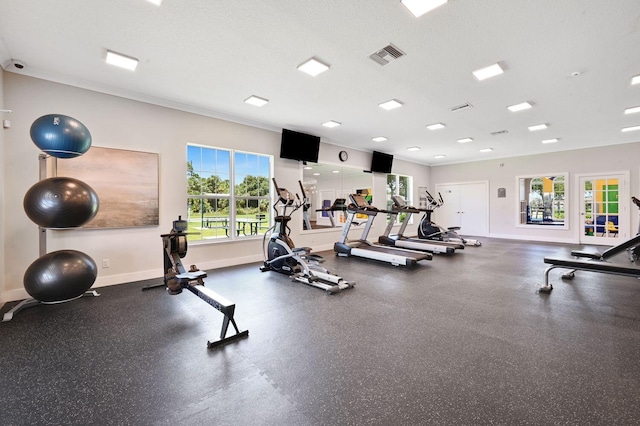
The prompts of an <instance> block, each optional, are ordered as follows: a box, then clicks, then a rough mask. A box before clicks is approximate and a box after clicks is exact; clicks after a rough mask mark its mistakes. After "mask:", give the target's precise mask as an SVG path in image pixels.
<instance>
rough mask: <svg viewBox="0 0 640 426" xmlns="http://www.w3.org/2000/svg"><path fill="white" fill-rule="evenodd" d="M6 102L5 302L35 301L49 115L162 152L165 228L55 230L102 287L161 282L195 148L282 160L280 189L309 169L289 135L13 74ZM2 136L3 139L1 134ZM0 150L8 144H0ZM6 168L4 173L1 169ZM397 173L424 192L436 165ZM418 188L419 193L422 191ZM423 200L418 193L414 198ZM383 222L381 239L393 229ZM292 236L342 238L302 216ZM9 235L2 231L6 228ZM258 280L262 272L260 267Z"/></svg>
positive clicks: (240, 259)
mask: <svg viewBox="0 0 640 426" xmlns="http://www.w3.org/2000/svg"><path fill="white" fill-rule="evenodd" d="M0 86H1V87H3V88H4V96H3V98H4V104H5V105H7V106H10V107H11V109H13V110H14V113H13V114H11V119H12V123H13V126H12V128H11V129H10V130H9V131H4V133H3V136H4V143H2V144H0V149H4V152H3V153H2V152H1V151H0V153H2V154H3V155H2V158H3V166H4V170H1V171H2V173H0V176H2V178H3V182H7V183H6V184H5V185H3V189H0V190H2V191H3V193H2V200H3V203H2V204H3V207H4V209H5V210H4V213H3V214H4V217H3V219H4V220H1V221H0V222H1V223H3V224H11V226H6V227H5V234H4V235H3V236H2V239H1V241H2V244H1V245H0V250H1V252H0V254H2V256H0V258H1V259H2V260H0V261H3V262H4V265H5V267H3V268H2V271H3V275H2V281H0V283H2V282H4V289H3V288H2V287H0V298H4V302H7V301H12V300H19V299H22V298H26V297H27V294H26V292H25V291H24V288H23V285H22V277H23V274H24V271H25V270H26V268H27V267H28V266H29V265H30V264H31V262H33V261H34V260H35V259H36V258H37V257H38V229H37V226H36V225H35V224H34V223H33V222H31V221H30V220H29V219H28V218H27V216H26V214H25V213H24V211H23V208H22V202H23V197H24V194H25V193H26V192H27V190H28V189H29V188H30V187H31V186H32V185H33V184H34V183H36V182H37V180H38V160H37V158H38V154H40V151H39V150H38V148H37V147H36V146H35V145H34V144H33V143H32V142H31V140H30V138H29V128H30V126H31V123H33V121H34V120H35V119H36V118H38V117H40V116H42V115H45V114H52V113H58V114H65V115H69V116H71V117H74V118H76V119H78V120H80V121H81V122H82V123H84V124H85V125H86V126H87V128H88V129H89V131H90V132H91V135H92V138H93V144H94V145H95V146H102V147H108V148H120V149H129V150H137V151H146V152H156V153H159V154H160V155H159V157H160V226H159V227H148V228H132V229H109V230H70V231H48V250H49V251H53V250H58V249H76V250H80V251H83V252H85V253H87V254H88V255H90V256H91V257H93V258H94V260H96V262H97V263H98V267H99V273H98V280H97V282H96V284H95V286H96V287H99V286H103V285H111V284H120V283H125V282H131V281H135V280H141V279H148V278H155V277H161V276H162V273H163V271H162V256H161V249H162V244H161V240H160V237H159V235H160V234H161V233H166V232H168V231H169V230H170V228H171V222H172V221H173V220H174V219H176V218H177V217H178V215H183V216H186V186H187V182H186V161H185V158H186V154H185V152H186V148H185V146H186V144H187V143H198V144H203V145H210V146H216V147H222V148H233V149H241V150H246V151H250V152H256V153H262V154H270V155H273V156H274V168H275V176H276V178H277V179H278V183H279V184H280V185H283V186H285V187H288V188H290V190H295V189H296V188H297V186H298V180H299V179H301V178H302V170H301V165H300V164H298V163H297V162H295V161H291V160H283V159H280V158H278V155H279V151H280V131H279V130H277V131H271V130H265V129H260V128H256V127H252V126H248V125H244V124H238V123H234V122H230V121H224V120H220V119H216V118H212V117H206V116H202V115H196V114H193V113H189V112H183V111H178V110H174V109H170V108H165V107H160V106H156V105H152V104H149V103H144V102H139V101H133V100H128V99H124V98H121V97H117V96H111V95H108V94H104V93H98V92H94V91H90V90H86V89H81V88H77V87H72V86H66V85H63V84H58V83H53V82H49V81H45V80H40V79H35V78H31V77H27V76H24V75H19V74H15V73H9V72H6V73H4V83H3V84H2V85H0ZM0 137H2V136H0ZM0 142H2V140H1V139H0ZM342 149H344V148H342V147H339V146H335V145H329V144H326V143H322V144H321V148H320V162H328V163H334V164H335V163H338V152H339V151H340V150H342ZM347 150H348V151H349V154H350V155H349V161H348V162H347V164H346V165H347V166H352V167H356V168H360V169H363V170H364V169H368V168H369V165H370V163H371V153H367V152H361V151H355V150H351V149H347ZM0 167H2V166H0ZM394 172H395V173H401V174H410V175H413V176H414V178H415V179H416V185H417V184H423V182H426V181H427V180H428V167H425V166H422V165H417V164H412V163H408V162H403V161H397V162H396V163H395V164H394ZM373 188H374V200H384V199H385V197H386V178H385V175H381V174H376V175H374V176H373ZM416 191H417V190H416V189H414V192H416ZM414 197H415V198H416V199H417V194H415V195H414ZM384 227H385V224H384V222H383V221H378V222H377V223H376V225H375V228H374V230H373V231H372V235H375V236H377V235H378V234H380V233H382V231H383V230H384ZM291 229H292V235H291V236H292V238H293V240H294V241H295V243H296V244H297V245H299V246H303V245H304V246H310V247H313V248H314V250H316V251H318V250H327V249H332V247H333V243H334V242H335V241H336V240H337V238H338V236H339V230H338V229H336V230H333V231H331V232H320V233H314V232H309V233H303V232H302V231H301V230H302V215H301V214H296V215H294V217H293V219H292V223H291ZM0 232H2V230H1V228H0ZM102 259H110V263H111V267H110V268H108V269H105V268H101V260H102ZM261 259H262V238H261V237H260V238H254V239H247V240H241V241H235V242H213V243H206V244H190V245H189V252H188V255H187V258H186V259H185V262H186V263H187V264H197V265H198V266H199V267H200V268H202V269H212V268H218V267H223V266H229V265H233V264H240V263H247V262H257V261H260V260H261ZM256 273H259V272H258V269H257V265H256Z"/></svg>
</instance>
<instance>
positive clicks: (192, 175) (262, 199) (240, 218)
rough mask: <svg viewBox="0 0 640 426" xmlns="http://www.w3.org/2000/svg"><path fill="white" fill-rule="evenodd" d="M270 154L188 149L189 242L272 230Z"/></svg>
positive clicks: (208, 148) (233, 237)
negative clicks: (270, 228)
mask: <svg viewBox="0 0 640 426" xmlns="http://www.w3.org/2000/svg"><path fill="white" fill-rule="evenodd" d="M271 163H272V157H271V156H269V155H259V154H252V153H248V152H241V151H233V150H227V149H219V148H211V147H206V146H200V145H187V181H188V189H187V204H188V205H187V208H188V210H187V212H188V213H187V214H188V218H187V219H188V221H189V230H188V232H190V233H193V234H191V235H189V237H188V239H189V240H190V241H195V240H210V239H236V238H243V237H245V236H251V235H258V234H263V233H264V232H265V230H266V229H268V228H269V226H270V222H271V219H270V202H271V197H270V195H269V190H270V184H271V168H272V166H271Z"/></svg>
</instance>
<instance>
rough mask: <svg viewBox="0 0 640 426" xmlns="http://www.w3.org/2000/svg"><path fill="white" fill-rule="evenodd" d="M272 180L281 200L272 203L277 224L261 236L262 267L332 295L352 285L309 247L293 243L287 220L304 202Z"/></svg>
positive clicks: (264, 269) (264, 270) (352, 284)
mask: <svg viewBox="0 0 640 426" xmlns="http://www.w3.org/2000/svg"><path fill="white" fill-rule="evenodd" d="M272 180H273V184H274V185H275V187H276V191H277V192H278V199H277V200H276V202H275V203H274V204H273V209H274V210H275V212H276V216H275V218H274V221H275V224H274V225H273V226H272V227H271V228H269V230H268V231H267V232H266V233H265V234H264V237H263V239H262V251H263V255H264V259H265V260H264V265H263V266H262V267H261V268H260V270H261V271H262V272H266V271H275V272H280V273H282V274H285V275H290V276H291V279H292V280H295V281H300V282H302V283H304V284H308V285H310V286H313V287H317V288H321V289H323V290H325V291H327V293H329V294H332V293H337V292H339V291H342V290H345V289H348V288H352V287H353V286H354V285H355V283H349V282H347V281H345V280H344V279H343V278H342V277H339V276H337V275H334V274H332V273H330V272H329V271H327V270H326V269H325V268H323V267H321V266H320V265H319V264H320V263H321V262H323V259H322V257H320V256H318V255H315V254H311V248H310V247H296V246H295V245H294V244H293V240H292V239H291V238H290V237H289V234H290V233H291V229H290V228H289V225H288V223H289V221H290V220H291V213H293V212H295V211H296V210H298V209H300V208H302V207H303V206H304V204H305V203H304V201H302V200H300V197H299V196H298V194H296V195H295V197H294V195H293V194H292V193H291V192H289V191H288V190H287V189H286V188H281V187H279V186H278V183H277V182H276V180H275V178H273V179H272ZM296 200H297V201H296ZM278 207H280V212H278ZM288 210H289V211H288ZM287 211H288V213H289V214H287ZM268 235H270V237H269V239H268V240H267V236H268Z"/></svg>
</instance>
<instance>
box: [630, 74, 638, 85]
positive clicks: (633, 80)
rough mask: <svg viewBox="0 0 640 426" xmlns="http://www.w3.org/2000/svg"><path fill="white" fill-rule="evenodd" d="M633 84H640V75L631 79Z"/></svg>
mask: <svg viewBox="0 0 640 426" xmlns="http://www.w3.org/2000/svg"><path fill="white" fill-rule="evenodd" d="M631 84H640V75H636V76H635V77H633V78H632V79H631Z"/></svg>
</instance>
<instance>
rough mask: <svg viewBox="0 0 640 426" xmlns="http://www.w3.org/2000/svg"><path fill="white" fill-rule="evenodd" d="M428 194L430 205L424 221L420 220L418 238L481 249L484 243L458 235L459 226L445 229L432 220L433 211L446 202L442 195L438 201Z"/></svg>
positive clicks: (423, 218) (423, 217)
mask: <svg viewBox="0 0 640 426" xmlns="http://www.w3.org/2000/svg"><path fill="white" fill-rule="evenodd" d="M425 192H426V193H427V201H429V205H428V207H427V210H425V212H424V215H423V216H422V219H420V224H419V225H418V238H421V239H424V240H434V241H446V242H452V243H460V244H464V245H465V246H474V247H480V246H481V245H482V243H481V242H480V241H478V240H473V239H470V238H464V237H463V236H462V235H460V234H458V231H459V230H460V227H459V226H452V227H449V228H443V227H442V226H440V225H438V224H437V223H435V222H434V221H432V220H431V213H433V209H437V208H438V207H440V206H442V205H443V204H444V200H443V199H442V194H441V193H438V196H439V200H436V199H435V198H434V197H433V196H432V195H431V194H430V193H429V191H427V190H425Z"/></svg>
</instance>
